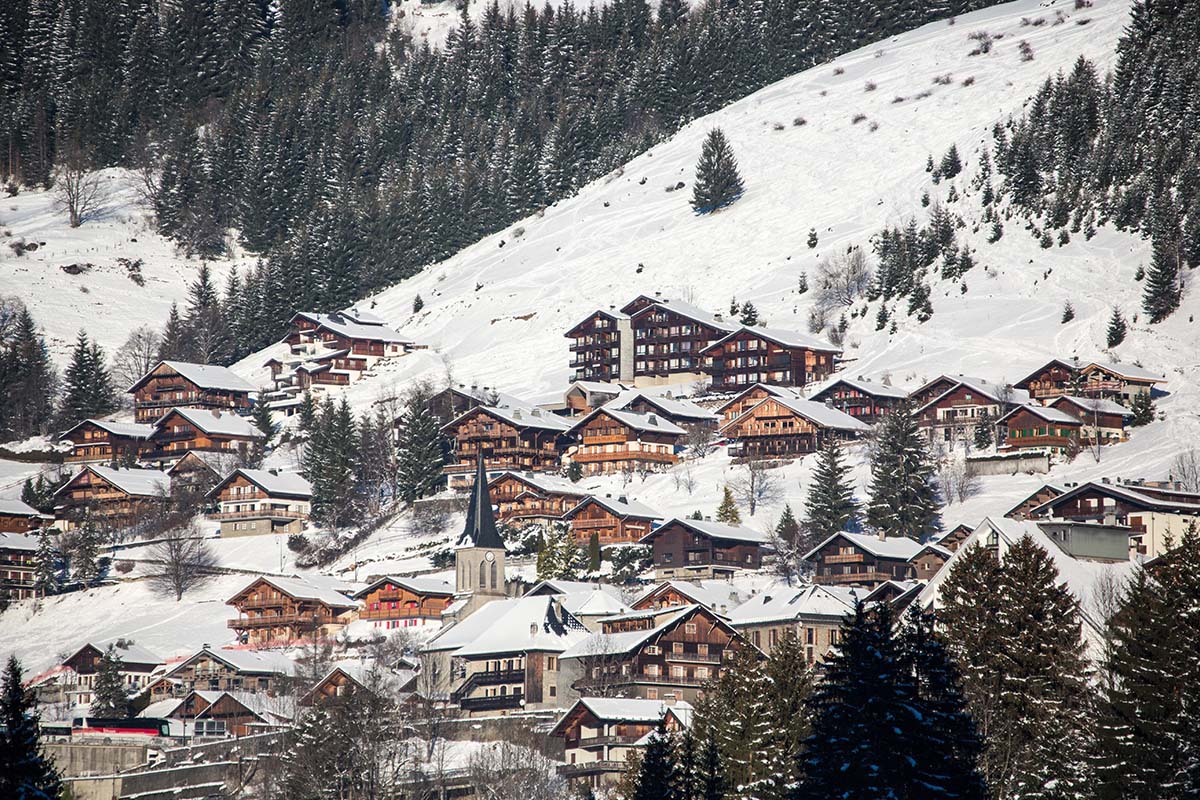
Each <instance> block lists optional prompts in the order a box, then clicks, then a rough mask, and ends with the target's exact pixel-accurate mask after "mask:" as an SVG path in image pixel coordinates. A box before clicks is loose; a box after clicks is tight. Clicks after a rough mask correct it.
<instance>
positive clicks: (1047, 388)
mask: <svg viewBox="0 0 1200 800" xmlns="http://www.w3.org/2000/svg"><path fill="white" fill-rule="evenodd" d="M1082 366H1083V365H1082V364H1081V363H1080V362H1078V361H1075V360H1067V359H1061V358H1052V359H1050V360H1049V361H1047V362H1046V363H1045V364H1043V365H1042V366H1040V367H1038V368H1037V369H1036V370H1034V371H1033V372H1031V373H1030V374H1028V375H1026V376H1025V377H1024V378H1022V379H1021V380H1019V381H1017V382H1016V383H1014V384H1013V386H1015V387H1016V388H1018V389H1024V390H1025V391H1027V392H1029V396H1030V397H1032V398H1033V399H1034V400H1043V401H1044V400H1050V399H1053V398H1055V397H1059V396H1061V395H1064V394H1070V393H1071V391H1072V388H1073V387H1075V386H1077V385H1078V383H1079V370H1080V368H1081V367H1082Z"/></svg>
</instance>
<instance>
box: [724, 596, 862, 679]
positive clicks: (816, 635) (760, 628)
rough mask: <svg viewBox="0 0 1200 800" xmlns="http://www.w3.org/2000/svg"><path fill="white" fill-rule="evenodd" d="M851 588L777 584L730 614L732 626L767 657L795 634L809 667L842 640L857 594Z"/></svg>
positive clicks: (852, 612)
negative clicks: (787, 637) (844, 626)
mask: <svg viewBox="0 0 1200 800" xmlns="http://www.w3.org/2000/svg"><path fill="white" fill-rule="evenodd" d="M859 594H861V592H858V593H856V592H855V590H854V589H852V588H850V587H848V586H827V585H821V584H811V583H805V584H799V583H798V584H796V585H794V586H792V585H789V584H787V583H783V582H780V583H775V584H772V585H770V586H767V587H766V588H764V589H763V590H762V591H760V592H759V593H758V594H756V595H754V596H753V597H751V598H750V599H748V600H747V601H746V602H744V603H742V604H741V605H739V606H737V607H735V608H734V609H732V610H731V611H730V612H729V624H730V625H732V626H733V627H734V628H736V629H737V630H738V631H740V632H741V633H742V635H743V636H745V637H746V638H747V639H748V640H749V641H750V643H751V644H753V645H754V646H755V647H757V648H759V649H760V650H762V651H763V652H765V653H767V654H768V655H769V654H770V653H771V651H773V650H774V649H775V648H776V647H777V646H778V645H779V643H780V642H782V641H783V639H784V637H786V636H787V635H789V634H791V635H794V636H795V637H796V638H797V640H798V641H799V642H800V644H801V645H802V646H803V647H804V660H805V662H806V663H808V664H809V665H812V664H815V663H817V662H818V661H820V660H822V659H823V658H824V657H825V655H826V654H827V653H828V652H829V649H830V648H831V647H833V646H834V645H836V644H837V643H838V642H839V641H840V636H841V628H842V625H843V624H844V623H845V621H846V618H847V617H848V616H851V615H853V614H854V606H855V603H856V602H857V600H858V599H859V598H858V595H859Z"/></svg>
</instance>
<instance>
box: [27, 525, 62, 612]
mask: <svg viewBox="0 0 1200 800" xmlns="http://www.w3.org/2000/svg"><path fill="white" fill-rule="evenodd" d="M37 537H38V549H37V555H36V556H35V557H34V565H35V566H34V573H33V588H34V591H36V592H37V593H38V595H40V596H42V597H45V596H48V595H52V594H58V592H59V590H60V589H61V588H62V586H61V585H60V584H59V580H58V575H59V572H60V570H61V569H62V565H61V563H60V562H61V560H62V554H61V553H60V552H59V550H58V548H57V547H55V545H54V540H53V538H52V536H51V534H50V533H49V532H48V531H42V532H41V533H39V534H38V535H37Z"/></svg>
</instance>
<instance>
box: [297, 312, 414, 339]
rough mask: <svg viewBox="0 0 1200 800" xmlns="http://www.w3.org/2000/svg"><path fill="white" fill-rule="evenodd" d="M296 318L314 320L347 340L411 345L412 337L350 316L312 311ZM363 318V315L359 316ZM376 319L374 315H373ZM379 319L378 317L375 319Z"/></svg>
mask: <svg viewBox="0 0 1200 800" xmlns="http://www.w3.org/2000/svg"><path fill="white" fill-rule="evenodd" d="M296 316H300V317H304V318H305V319H309V320H312V321H313V322H315V323H316V324H317V325H318V326H319V327H320V328H324V329H325V330H327V331H330V332H331V333H336V334H338V335H339V336H345V337H346V338H347V339H365V340H367V341H372V342H399V343H402V344H407V343H411V342H412V341H413V339H412V337H411V336H405V335H404V334H403V333H401V332H400V331H397V330H392V329H391V328H389V327H387V326H386V325H384V324H383V322H382V320H380V321H379V322H366V323H364V322H355V321H354V319H352V318H351V316H350V315H343V314H342V313H337V314H318V313H315V312H312V311H303V312H300V313H299V314H297V315H296ZM356 316H359V317H360V318H361V314H358V315H356ZM371 316H372V317H374V315H373V314H372V315H371ZM375 319H378V317H375Z"/></svg>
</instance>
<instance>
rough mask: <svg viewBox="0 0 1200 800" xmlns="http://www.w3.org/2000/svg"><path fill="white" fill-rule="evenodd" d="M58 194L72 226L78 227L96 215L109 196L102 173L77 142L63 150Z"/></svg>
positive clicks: (56, 179) (56, 186)
mask: <svg viewBox="0 0 1200 800" xmlns="http://www.w3.org/2000/svg"><path fill="white" fill-rule="evenodd" d="M54 196H55V198H56V199H57V201H58V205H59V207H60V208H62V209H64V210H66V212H67V221H68V223H69V224H70V226H71V227H72V228H78V227H79V226H80V225H82V224H83V223H84V222H86V221H87V220H88V219H89V218H90V217H91V216H92V215H94V214H95V213H96V212H97V211H98V210H99V209H100V206H101V205H103V204H104V201H105V199H106V197H107V192H105V190H104V186H103V184H102V182H101V180H100V175H99V173H97V172H95V171H94V170H93V169H92V163H91V159H89V158H88V157H87V154H86V153H85V152H84V150H83V148H81V147H80V146H79V145H78V144H76V143H71V142H67V143H66V144H65V145H64V147H63V149H62V150H60V151H59V154H58V166H57V167H56V168H55V170H54Z"/></svg>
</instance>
